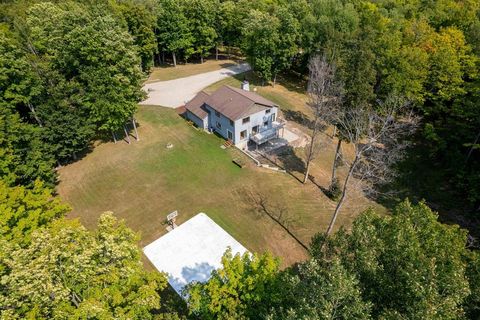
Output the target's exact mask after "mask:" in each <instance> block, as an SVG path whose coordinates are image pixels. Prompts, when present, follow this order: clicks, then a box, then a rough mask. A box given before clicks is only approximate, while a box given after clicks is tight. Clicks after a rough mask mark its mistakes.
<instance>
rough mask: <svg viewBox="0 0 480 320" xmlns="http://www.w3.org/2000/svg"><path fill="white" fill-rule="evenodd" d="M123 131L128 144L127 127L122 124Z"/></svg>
mask: <svg viewBox="0 0 480 320" xmlns="http://www.w3.org/2000/svg"><path fill="white" fill-rule="evenodd" d="M123 131H124V132H125V138H127V142H128V144H130V136H129V135H128V132H127V128H126V127H125V126H123Z"/></svg>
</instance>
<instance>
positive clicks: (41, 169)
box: [0, 103, 56, 187]
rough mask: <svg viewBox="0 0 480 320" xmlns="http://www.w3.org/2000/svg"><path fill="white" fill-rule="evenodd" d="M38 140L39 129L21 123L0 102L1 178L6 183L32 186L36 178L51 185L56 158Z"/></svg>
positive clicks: (54, 177)
mask: <svg viewBox="0 0 480 320" xmlns="http://www.w3.org/2000/svg"><path fill="white" fill-rule="evenodd" d="M50 150H51V149H50V147H49V146H48V145H46V144H45V143H44V142H43V141H42V139H41V129H40V128H38V127H35V126H33V125H30V124H27V123H24V122H22V121H21V120H20V118H19V116H18V114H14V113H13V112H12V111H11V109H10V108H9V107H8V106H7V105H5V104H3V103H0V179H2V180H4V181H5V182H6V183H7V184H8V185H11V186H13V185H16V184H22V185H25V186H28V187H32V186H33V185H34V181H35V180H36V179H40V180H43V181H44V182H45V183H46V185H47V186H49V187H53V186H54V184H55V182H56V174H55V172H54V171H53V167H54V165H55V160H54V158H53V155H52V154H51V151H50Z"/></svg>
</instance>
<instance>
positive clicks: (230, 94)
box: [187, 86, 277, 121]
mask: <svg viewBox="0 0 480 320" xmlns="http://www.w3.org/2000/svg"><path fill="white" fill-rule="evenodd" d="M197 96H198V95H197ZM195 98H196V97H195ZM195 98H194V99H195ZM205 103H206V104H208V105H209V106H210V107H212V108H213V109H214V110H216V111H218V112H220V113H221V114H223V115H224V116H225V117H227V118H229V119H230V120H233V121H235V120H239V119H242V118H245V117H248V116H249V115H251V114H254V113H257V112H259V111H262V110H265V109H269V108H273V107H276V106H277V105H276V104H274V103H273V102H272V101H270V100H267V99H265V98H263V97H261V96H259V95H258V94H256V93H254V92H250V91H245V90H242V89H237V88H233V87H231V86H223V87H221V88H220V89H218V90H217V91H215V92H214V93H212V94H211V95H210V96H208V98H207V99H206V100H205ZM187 109H188V108H187Z"/></svg>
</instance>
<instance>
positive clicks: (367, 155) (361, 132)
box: [326, 96, 418, 235]
mask: <svg viewBox="0 0 480 320" xmlns="http://www.w3.org/2000/svg"><path fill="white" fill-rule="evenodd" d="M407 106H408V103H407V102H406V101H405V100H404V99H403V98H399V97H395V96H391V97H389V98H388V99H387V100H386V101H384V102H383V103H382V104H381V105H380V106H379V107H378V110H368V109H366V108H364V107H363V108H362V107H361V106H358V107H357V108H356V109H351V110H347V111H344V112H340V113H339V114H337V116H336V118H335V120H334V121H335V122H336V123H337V126H338V127H339V128H340V131H341V132H342V134H343V135H345V136H346V137H347V139H348V141H350V143H351V144H352V145H353V148H354V155H353V159H352V160H351V162H350V163H349V164H348V172H347V174H346V176H345V179H344V181H343V183H342V184H343V186H342V191H341V196H340V199H339V200H338V202H337V206H336V207H335V211H334V213H333V216H332V218H331V221H330V224H329V226H328V229H327V232H326V233H327V235H329V234H330V233H331V232H332V231H333V227H334V225H335V221H336V219H337V216H338V214H339V212H340V209H341V207H342V205H343V202H344V201H345V198H346V196H347V192H348V188H349V183H350V182H351V181H350V180H351V179H352V177H353V176H354V175H356V178H357V182H358V183H359V184H358V187H360V188H362V189H363V190H365V191H369V192H375V191H376V188H377V187H378V186H380V185H385V184H386V183H388V182H391V181H392V180H393V178H394V177H395V174H396V172H395V169H394V168H393V165H394V164H396V163H397V162H398V161H399V160H400V159H402V158H403V157H404V155H405V150H406V147H407V146H408V144H409V141H408V140H406V139H407V138H408V137H409V136H410V135H411V134H412V133H413V132H414V131H415V129H416V127H417V123H418V119H417V117H415V116H414V115H413V114H412V113H411V112H409V110H408V109H407Z"/></svg>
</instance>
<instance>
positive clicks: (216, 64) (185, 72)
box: [146, 59, 241, 83]
mask: <svg viewBox="0 0 480 320" xmlns="http://www.w3.org/2000/svg"><path fill="white" fill-rule="evenodd" d="M239 62H241V61H237V60H231V59H221V60H220V59H219V60H206V61H205V62H204V63H187V64H177V66H176V67H174V66H173V65H170V64H165V65H162V66H160V67H154V68H153V70H152V72H151V73H150V76H149V78H148V80H147V81H146V83H150V82H157V81H167V80H174V79H178V78H184V77H189V76H193V75H196V74H200V73H205V72H210V71H215V70H219V69H222V68H228V67H231V66H234V65H236V64H238V63H239Z"/></svg>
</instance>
